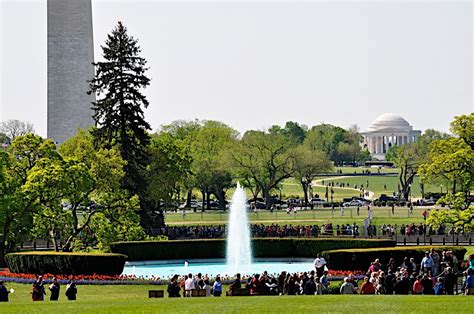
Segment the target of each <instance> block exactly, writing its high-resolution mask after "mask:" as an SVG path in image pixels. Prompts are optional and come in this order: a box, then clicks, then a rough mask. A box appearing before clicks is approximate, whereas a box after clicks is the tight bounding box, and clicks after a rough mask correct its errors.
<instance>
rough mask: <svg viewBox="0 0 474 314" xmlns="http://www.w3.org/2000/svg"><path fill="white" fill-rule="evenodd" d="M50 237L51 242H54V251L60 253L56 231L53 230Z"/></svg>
mask: <svg viewBox="0 0 474 314" xmlns="http://www.w3.org/2000/svg"><path fill="white" fill-rule="evenodd" d="M49 235H50V236H51V240H52V241H53V246H54V251H55V252H59V249H58V243H57V242H56V232H54V229H51V231H50V232H49Z"/></svg>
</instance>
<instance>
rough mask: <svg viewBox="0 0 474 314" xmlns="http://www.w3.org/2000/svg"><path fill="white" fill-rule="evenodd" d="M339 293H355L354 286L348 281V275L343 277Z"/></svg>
mask: <svg viewBox="0 0 474 314" xmlns="http://www.w3.org/2000/svg"><path fill="white" fill-rule="evenodd" d="M340 292H341V294H355V293H357V290H356V288H355V287H354V286H353V285H352V284H351V283H350V282H349V277H345V278H344V283H343V284H342V285H341V288H340Z"/></svg>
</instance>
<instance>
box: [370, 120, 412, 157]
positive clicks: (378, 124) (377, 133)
mask: <svg viewBox="0 0 474 314" xmlns="http://www.w3.org/2000/svg"><path fill="white" fill-rule="evenodd" d="M362 135H363V136H364V147H367V149H368V150H369V152H370V154H371V155H372V158H373V159H378V160H385V153H387V151H388V149H389V148H390V147H392V146H394V145H395V146H398V145H403V144H408V143H413V142H415V141H416V138H417V137H418V136H420V135H421V131H420V130H413V126H411V125H410V124H409V123H408V122H407V120H405V119H404V118H403V117H402V116H400V115H398V114H393V113H384V114H383V115H381V116H379V117H377V119H375V120H374V121H373V122H372V123H371V124H370V125H369V127H368V128H367V130H366V131H365V132H362Z"/></svg>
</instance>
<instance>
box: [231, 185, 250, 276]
mask: <svg viewBox="0 0 474 314" xmlns="http://www.w3.org/2000/svg"><path fill="white" fill-rule="evenodd" d="M226 256H227V269H228V270H229V272H231V273H237V272H247V271H249V270H250V269H251V265H252V248H251V246H250V230H249V222H248V218H247V202H246V197H245V191H244V189H243V188H242V187H241V186H240V184H239V183H237V189H236V190H235V192H234V195H233V196H232V202H231V205H230V214H229V223H228V225H227V252H226Z"/></svg>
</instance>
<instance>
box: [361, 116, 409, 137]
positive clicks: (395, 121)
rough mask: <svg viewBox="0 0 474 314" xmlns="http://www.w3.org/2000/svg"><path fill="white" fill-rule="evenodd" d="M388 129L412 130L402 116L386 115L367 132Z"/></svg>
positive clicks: (374, 122)
mask: <svg viewBox="0 0 474 314" xmlns="http://www.w3.org/2000/svg"><path fill="white" fill-rule="evenodd" d="M387 128H390V129H400V130H410V129H411V128H412V127H411V126H410V124H409V123H408V121H407V120H405V119H404V118H403V117H402V116H400V115H398V114H395V113H384V114H382V115H380V116H378V117H377V119H375V120H374V121H373V122H372V123H371V124H370V125H369V128H368V129H367V132H377V131H382V130H384V129H387Z"/></svg>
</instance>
